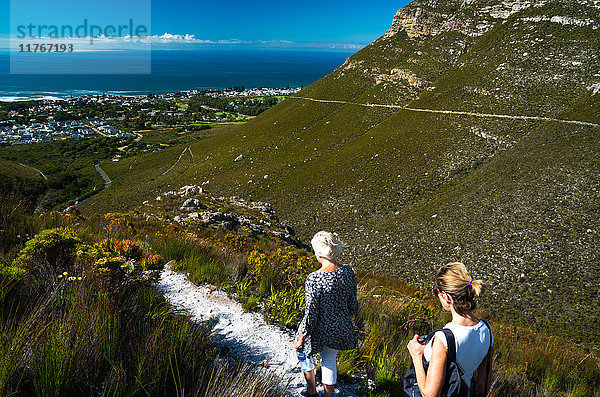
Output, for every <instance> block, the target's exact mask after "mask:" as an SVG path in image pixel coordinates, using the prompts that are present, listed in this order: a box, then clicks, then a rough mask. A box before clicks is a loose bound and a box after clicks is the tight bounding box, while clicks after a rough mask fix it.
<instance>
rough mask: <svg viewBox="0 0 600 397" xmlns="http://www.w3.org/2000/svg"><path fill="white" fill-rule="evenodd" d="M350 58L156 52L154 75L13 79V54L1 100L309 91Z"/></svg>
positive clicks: (5, 64) (337, 54)
mask: <svg viewBox="0 0 600 397" xmlns="http://www.w3.org/2000/svg"><path fill="white" fill-rule="evenodd" d="M351 54H352V52H341V51H332V52H328V51H306V50H238V49H235V50H216V49H206V50H195V51H182V50H177V51H167V50H159V51H156V50H153V51H152V60H151V70H152V72H151V73H150V74H10V73H9V71H10V68H9V60H10V58H9V54H8V52H0V100H3V101H16V100H26V99H41V98H65V97H69V96H80V95H91V94H120V95H144V94H149V93H153V94H161V93H168V92H175V91H183V90H192V89H208V88H228V87H233V86H241V85H243V86H244V87H246V88H254V87H272V88H275V87H286V86H288V85H289V86H290V87H299V86H307V85H309V84H311V83H313V82H314V81H316V80H318V79H320V78H321V77H323V76H325V75H327V74H328V73H329V72H331V71H332V70H334V69H335V68H337V67H338V66H339V65H341V64H342V63H344V61H345V59H346V58H347V57H348V56H349V55H351ZM38 56H43V55H41V54H40V55H38ZM86 56H88V57H89V56H93V55H92V54H90V55H86ZM120 56H121V57H122V56H123V55H120ZM134 61H135V54H132V62H134Z"/></svg>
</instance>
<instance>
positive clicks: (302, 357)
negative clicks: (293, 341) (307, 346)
mask: <svg viewBox="0 0 600 397" xmlns="http://www.w3.org/2000/svg"><path fill="white" fill-rule="evenodd" d="M298 361H300V369H301V370H302V372H306V371H310V367H309V363H308V360H307V359H306V353H304V349H302V347H299V348H298Z"/></svg>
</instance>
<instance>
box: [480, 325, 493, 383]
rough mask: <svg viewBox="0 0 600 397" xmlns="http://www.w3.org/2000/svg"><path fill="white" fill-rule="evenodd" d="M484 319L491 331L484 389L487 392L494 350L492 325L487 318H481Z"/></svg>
mask: <svg viewBox="0 0 600 397" xmlns="http://www.w3.org/2000/svg"><path fill="white" fill-rule="evenodd" d="M481 321H483V323H484V324H485V326H486V327H487V328H488V331H490V346H489V347H488V352H487V355H486V357H487V365H486V366H485V389H484V393H487V390H488V380H489V379H490V367H491V366H492V357H491V354H490V353H491V352H492V338H493V336H492V327H491V326H490V324H489V323H488V322H487V321H485V320H481Z"/></svg>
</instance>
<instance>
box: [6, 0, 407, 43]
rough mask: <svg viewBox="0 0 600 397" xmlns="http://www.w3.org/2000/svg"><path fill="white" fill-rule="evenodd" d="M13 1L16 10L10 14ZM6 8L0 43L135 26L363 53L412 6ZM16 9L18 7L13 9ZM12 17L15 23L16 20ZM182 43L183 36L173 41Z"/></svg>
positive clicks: (26, 1) (42, 0)
mask: <svg viewBox="0 0 600 397" xmlns="http://www.w3.org/2000/svg"><path fill="white" fill-rule="evenodd" d="M11 1H12V2H13V7H12V9H11V7H10V5H11ZM11 1H9V0H0V4H1V6H2V11H1V12H0V15H1V18H2V19H0V35H3V36H5V37H6V36H7V35H8V34H9V33H10V31H11V28H12V29H13V32H14V29H15V27H14V26H15V21H16V20H18V21H19V22H18V24H26V23H34V24H39V25H42V24H48V25H50V24H54V25H62V24H71V25H73V26H77V25H78V24H81V22H82V20H83V18H84V17H85V18H88V19H89V20H90V23H96V24H99V25H113V24H118V23H122V22H123V21H124V20H128V19H129V18H133V19H134V20H135V21H136V22H137V21H138V20H139V21H142V23H146V22H145V21H151V24H150V23H148V24H149V25H150V27H151V33H152V34H153V35H163V34H165V33H167V34H169V35H181V36H183V35H193V37H194V40H195V42H194V43H196V44H199V45H201V44H202V43H204V42H213V43H214V42H219V41H221V42H222V43H224V44H223V45H227V44H230V43H234V44H235V45H236V46H238V47H244V46H252V45H256V44H257V43H261V44H262V45H265V43H264V42H267V43H272V44H273V43H274V45H278V43H279V44H281V43H282V42H283V45H286V46H290V47H306V46H310V45H313V44H314V45H316V46H323V47H325V48H326V47H327V46H329V45H332V46H333V47H335V46H338V47H340V46H343V45H356V46H362V45H365V44H368V43H370V42H371V41H373V40H374V39H376V38H377V37H379V36H381V35H382V34H383V33H384V32H385V31H386V30H387V29H388V28H389V26H390V25H391V22H392V18H393V16H394V14H395V12H396V10H398V9H399V8H402V7H403V6H404V5H406V4H407V3H408V1H407V0H400V1H398V0H396V1H389V0H378V1H371V2H365V1H364V0H362V1H355V0H351V1H345V2H340V1H330V0H321V1H315V0H305V1H302V2H300V1H258V0H257V1H247V0H246V1H214V0H213V1H191V0H179V1H173V0H171V1H167V0H153V1H150V0H119V1H117V0H103V1H101V2H98V1H94V2H92V1H89V0H88V1H82V0H79V1H75V0H58V1H52V2H50V1H47V0H11ZM14 5H16V7H15V6H14ZM11 12H12V19H11V17H10V15H11ZM169 37H177V36H169Z"/></svg>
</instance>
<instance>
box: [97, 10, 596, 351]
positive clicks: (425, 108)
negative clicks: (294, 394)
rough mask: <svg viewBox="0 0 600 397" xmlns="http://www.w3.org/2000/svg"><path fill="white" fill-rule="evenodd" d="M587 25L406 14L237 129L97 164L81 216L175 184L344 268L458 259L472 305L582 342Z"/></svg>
mask: <svg viewBox="0 0 600 397" xmlns="http://www.w3.org/2000/svg"><path fill="white" fill-rule="evenodd" d="M599 17H600V2H599V1H592V0H588V1H581V2H573V1H566V0H564V1H537V2H533V1H532V2H529V1H523V2H518V1H517V2H500V1H494V0H476V1H462V0H459V1H456V0H431V1H413V2H412V3H411V4H409V5H408V6H406V7H405V8H403V9H401V10H399V11H398V12H397V14H396V16H395V17H394V19H393V23H392V26H391V27H390V29H389V30H388V31H387V33H386V34H385V35H383V36H382V37H380V38H379V39H377V40H376V41H374V42H373V43H371V44H370V45H369V46H367V47H365V48H363V49H362V50H360V51H359V52H357V53H356V54H354V55H352V56H351V57H349V58H348V59H347V61H346V62H345V63H344V64H343V65H341V66H340V67H339V68H337V69H336V70H335V71H333V72H332V73H330V74H329V75H328V76H326V77H324V78H322V79H320V80H319V81H317V82H315V83H313V84H312V85H310V86H309V87H306V88H305V89H304V90H302V91H300V92H299V93H297V94H296V95H294V96H292V97H290V98H288V99H286V100H285V101H283V102H282V103H280V104H278V105H276V106H274V107H272V108H271V109H269V110H268V111H266V112H264V113H263V114H261V115H260V116H259V117H257V118H255V119H253V120H252V121H250V122H248V123H247V124H245V125H242V126H239V127H235V128H231V129H230V130H226V131H222V132H219V133H216V134H212V135H207V136H206V137H204V138H202V139H201V140H199V141H197V142H196V143H194V144H192V145H191V146H189V147H185V148H183V147H181V148H175V149H171V150H165V151H162V152H161V153H155V154H152V155H147V156H145V157H140V158H138V159H131V160H125V161H121V162H119V163H112V164H106V165H105V166H104V165H103V168H104V169H105V171H106V172H107V173H108V174H109V175H110V176H111V179H112V180H113V186H112V187H111V188H110V189H107V190H106V191H105V192H103V193H102V194H100V195H98V196H97V197H96V198H95V199H94V200H93V201H92V202H91V203H89V204H88V206H87V208H88V209H89V210H109V209H118V208H122V207H123V206H124V204H123V203H127V204H126V205H125V206H134V205H138V204H141V202H142V201H143V200H146V199H150V198H155V197H156V195H157V193H158V192H161V191H165V190H168V189H172V188H179V187H180V186H183V185H187V184H191V183H193V184H198V185H200V186H205V187H206V186H207V187H209V188H210V190H211V191H213V192H217V193H218V194H222V195H236V196H239V197H245V198H248V199H252V200H261V201H268V202H270V203H272V205H273V208H274V209H275V210H276V212H277V213H278V215H279V216H280V218H281V219H282V221H283V222H285V223H286V224H289V225H291V226H292V227H293V228H294V229H295V230H296V232H297V234H298V236H299V238H300V239H302V240H304V241H308V239H309V237H310V236H311V235H312V234H313V233H314V232H315V231H317V230H320V229H328V230H334V231H337V232H338V233H340V235H341V236H343V237H344V239H345V240H346V242H347V243H348V244H349V245H350V246H351V247H352V248H351V250H350V252H349V256H348V257H347V260H348V261H351V262H354V263H355V264H356V265H357V266H360V267H363V268H367V269H376V270H379V271H382V272H386V273H387V274H391V275H394V276H395V277H398V278H402V279H405V280H408V281H409V282H412V283H414V284H416V285H418V286H420V287H423V288H429V286H430V284H431V282H432V275H433V271H434V269H435V268H436V267H438V266H439V265H440V264H441V263H444V262H447V261H449V260H462V261H464V262H465V263H467V265H468V266H469V267H470V268H471V269H473V273H474V275H476V276H477V277H480V278H483V279H485V280H486V281H487V282H488V284H489V290H488V293H487V297H486V300H485V302H484V306H485V307H486V309H488V310H490V311H492V312H494V313H496V314H497V315H500V316H506V317H508V318H510V319H514V320H521V321H524V322H526V323H528V324H534V325H537V326H539V327H543V328H550V329H552V330H553V331H554V332H557V333H560V334H563V335H567V336H573V337H575V338H577V340H579V339H582V340H583V339H585V340H587V341H588V342H591V343H596V344H597V343H599V340H600V331H598V330H599V329H600V305H599V303H600V295H599V292H598V288H597V287H596V284H597V283H596V278H597V272H598V269H599V263H600V249H598V244H597V241H598V235H599V233H600V219H599V216H598V214H599V213H600V200H599V189H600V183H599V180H598V175H599V174H600V163H599V162H598V158H600V156H599V155H600V153H599V152H600V143H599V142H600V126H598V123H600V100H599V98H600V94H599V92H600V67H599V65H600V59H599V58H600V44H599V43H600V31H599V30H598V26H599V24H600V22H599V21H600V18H599ZM182 150H183V151H182ZM583 325H585V329H586V330H590V329H593V330H596V331H593V332H592V334H589V333H588V332H583V329H584V327H583Z"/></svg>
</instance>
